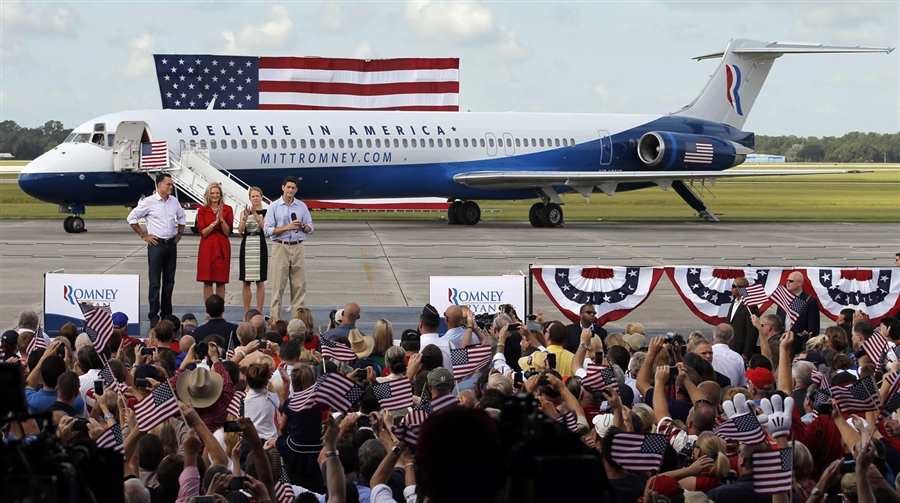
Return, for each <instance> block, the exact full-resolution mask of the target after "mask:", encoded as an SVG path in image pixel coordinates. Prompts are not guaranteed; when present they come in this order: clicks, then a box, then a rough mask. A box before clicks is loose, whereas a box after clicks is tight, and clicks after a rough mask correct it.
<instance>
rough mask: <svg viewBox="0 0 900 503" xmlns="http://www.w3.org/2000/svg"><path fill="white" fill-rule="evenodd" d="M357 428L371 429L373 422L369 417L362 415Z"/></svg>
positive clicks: (357, 421)
mask: <svg viewBox="0 0 900 503" xmlns="http://www.w3.org/2000/svg"><path fill="white" fill-rule="evenodd" d="M356 427H357V428H371V427H372V421H370V420H369V416H364V415H361V416H359V419H357V420H356Z"/></svg>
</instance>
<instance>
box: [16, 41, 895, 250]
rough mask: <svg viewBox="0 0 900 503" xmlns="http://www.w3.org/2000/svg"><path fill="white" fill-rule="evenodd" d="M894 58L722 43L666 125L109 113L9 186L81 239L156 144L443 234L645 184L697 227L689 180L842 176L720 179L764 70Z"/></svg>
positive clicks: (381, 114) (514, 118) (432, 116)
mask: <svg viewBox="0 0 900 503" xmlns="http://www.w3.org/2000/svg"><path fill="white" fill-rule="evenodd" d="M892 50H893V48H879V47H859V46H857V47H844V46H826V45H819V44H788V43H767V42H760V41H754V40H743V39H737V40H732V41H731V42H729V44H728V46H727V48H726V50H725V52H724V53H718V54H710V55H707V56H701V57H699V58H695V59H698V60H699V59H707V58H721V63H720V64H719V67H718V68H717V70H716V71H715V73H714V74H713V75H712V77H710V79H709V81H708V82H707V84H706V86H705V87H704V88H703V90H702V91H701V92H700V95H699V96H698V97H697V98H696V99H695V100H694V101H693V102H692V103H690V104H689V105H687V106H685V107H684V108H682V109H681V110H678V111H677V112H674V113H670V114H667V115H611V114H572V113H564V114H539V113H470V112H458V113H452V112H393V111H391V112H385V111H359V112H357V111H340V112H334V111H270V110H211V108H212V107H209V108H208V109H201V110H137V111H128V112H118V113H113V114H108V115H104V116H101V117H97V118H95V119H92V120H90V121H88V122H85V123H84V124H82V125H80V126H78V127H77V128H75V129H74V130H73V132H72V133H71V135H69V137H68V138H66V140H65V142H63V143H62V144H60V145H59V146H57V147H55V148H53V149H52V150H50V151H49V152H47V153H45V154H43V155H42V156H40V157H38V158H37V159H35V160H34V161H32V162H31V163H29V164H28V165H27V166H25V168H24V169H23V170H22V172H21V174H20V175H19V180H18V181H19V185H20V187H21V188H22V190H24V191H25V192H26V193H28V194H30V195H31V196H33V197H35V198H37V199H40V200H42V201H46V202H50V203H54V204H58V205H59V206H60V211H61V212H64V213H72V214H73V216H70V217H69V218H67V219H66V222H65V223H64V227H65V229H66V230H67V231H68V232H79V231H81V230H83V229H84V221H83V220H82V219H81V217H80V215H82V214H84V211H85V206H92V205H97V206H100V205H106V206H134V205H136V204H137V202H138V200H139V199H140V198H141V197H143V196H146V195H149V194H151V193H152V192H153V190H154V189H155V184H154V182H153V179H152V177H151V176H152V174H153V173H151V176H148V172H147V170H143V169H140V168H141V167H140V165H139V163H137V162H130V161H128V160H127V159H126V158H127V157H129V156H132V155H133V153H134V152H135V150H134V148H135V147H134V146H135V145H141V143H147V142H157V141H161V140H165V141H166V142H167V146H168V150H169V157H170V159H174V160H178V159H179V156H180V155H184V154H183V152H185V151H186V150H187V149H200V150H202V151H203V152H204V153H205V154H204V155H207V156H208V158H209V159H210V160H211V161H212V163H211V164H214V165H215V166H217V167H218V169H220V170H222V173H221V176H222V177H223V178H226V177H229V178H238V179H240V180H241V181H242V182H243V183H242V184H241V186H258V187H261V188H262V189H263V191H264V193H266V194H269V195H279V194H280V193H281V191H280V187H281V183H282V180H283V179H284V177H285V176H287V175H294V176H297V177H298V178H299V179H300V180H301V182H300V188H299V191H298V193H297V197H300V198H301V199H365V198H407V197H441V198H447V200H448V201H453V202H452V204H451V205H450V208H449V221H450V223H454V224H467V225H474V224H476V223H477V222H478V221H479V220H480V218H481V209H480V208H479V206H478V204H477V203H476V202H475V200H527V199H534V198H540V202H537V203H535V204H534V205H533V206H532V207H531V210H530V212H529V220H530V222H531V224H532V225H534V226H535V227H556V226H559V225H561V224H562V223H563V211H562V208H561V207H560V205H562V204H563V201H562V199H561V198H560V194H561V193H565V192H577V193H580V194H581V195H583V196H584V197H585V198H589V196H590V195H591V194H592V193H594V192H598V191H599V192H603V193H606V194H607V195H610V196H611V195H613V194H614V193H615V192H617V191H628V190H635V189H641V188H645V187H649V186H653V185H658V186H660V187H662V188H663V189H664V190H668V189H669V188H673V189H675V192H676V193H678V195H679V196H681V197H682V198H683V199H684V200H685V202H687V203H688V204H689V205H690V206H691V207H692V208H694V209H695V210H696V211H698V212H699V214H700V215H701V216H702V217H704V218H706V219H707V220H716V217H715V216H714V215H713V214H712V212H710V211H709V210H708V209H707V207H706V206H705V204H704V203H703V201H702V199H701V197H699V195H698V193H697V190H696V189H695V187H694V182H700V183H705V182H707V181H709V182H710V183H713V184H714V183H715V181H716V179H720V178H732V177H752V176H773V175H798V174H818V173H836V172H846V171H841V170H822V171H809V170H803V171H791V170H740V171H738V170H728V169H729V168H732V167H734V166H737V165H739V164H741V163H742V162H743V161H744V159H745V157H746V156H747V154H750V153H752V152H753V147H754V135H753V133H752V132H748V131H744V130H742V127H743V126H744V122H745V121H746V120H747V116H748V115H749V113H750V110H751V108H752V107H753V104H754V102H755V101H756V98H757V96H758V94H759V91H760V88H761V87H762V85H763V82H764V81H765V79H766V76H767V75H768V73H769V70H770V69H771V67H772V63H773V62H774V61H775V59H777V58H779V57H781V56H782V55H784V54H797V53H802V54H811V53H869V52H883V53H890V52H891V51H892ZM125 149H131V150H128V151H126V150H125ZM179 149H180V151H179ZM139 150H140V149H139V148H138V151H139ZM123 159H124V160H123ZM173 162H174V161H173ZM217 173H218V172H217ZM176 186H178V182H176ZM182 196H184V193H183V192H182ZM194 198H196V193H195V194H194ZM236 213H237V212H236Z"/></svg>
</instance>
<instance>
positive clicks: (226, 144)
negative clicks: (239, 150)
mask: <svg viewBox="0 0 900 503" xmlns="http://www.w3.org/2000/svg"><path fill="white" fill-rule="evenodd" d="M221 143H222V144H221V147H222V150H225V149H227V148H228V141H227V140H222V142H221Z"/></svg>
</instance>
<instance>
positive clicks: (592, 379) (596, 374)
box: [581, 363, 618, 390]
mask: <svg viewBox="0 0 900 503" xmlns="http://www.w3.org/2000/svg"><path fill="white" fill-rule="evenodd" d="M581 384H582V385H584V386H590V387H591V388H594V389H597V390H601V389H605V388H608V387H610V386H612V387H613V388H615V387H616V386H617V385H618V381H617V380H616V372H615V371H614V370H613V369H612V368H610V367H609V366H608V365H598V364H596V363H591V364H589V365H588V366H587V375H585V376H584V379H582V380H581Z"/></svg>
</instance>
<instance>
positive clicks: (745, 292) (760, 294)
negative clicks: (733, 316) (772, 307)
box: [738, 283, 769, 307]
mask: <svg viewBox="0 0 900 503" xmlns="http://www.w3.org/2000/svg"><path fill="white" fill-rule="evenodd" d="M738 293H739V294H741V302H743V303H744V305H745V306H747V307H750V306H753V307H759V306H761V305H762V304H763V303H764V302H765V301H767V300H769V299H768V297H766V289H765V288H763V286H762V285H760V284H759V283H753V284H752V285H749V286H739V287H738Z"/></svg>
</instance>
